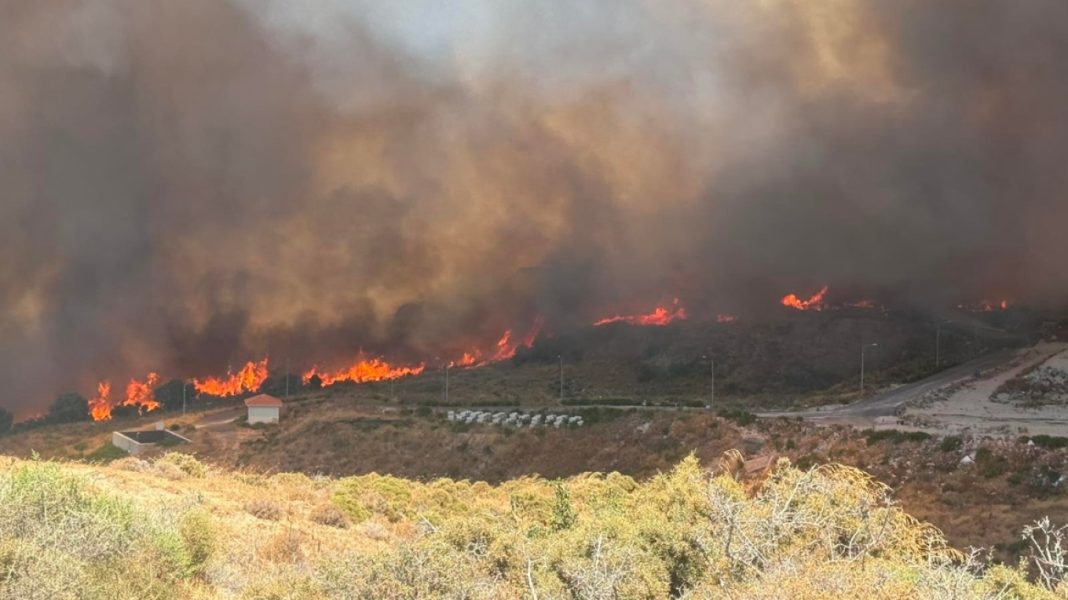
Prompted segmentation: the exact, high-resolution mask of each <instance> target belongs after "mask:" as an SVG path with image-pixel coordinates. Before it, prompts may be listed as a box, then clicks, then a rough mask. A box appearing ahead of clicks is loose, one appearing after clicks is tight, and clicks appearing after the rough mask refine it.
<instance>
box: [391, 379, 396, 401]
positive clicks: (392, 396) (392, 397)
mask: <svg viewBox="0 0 1068 600" xmlns="http://www.w3.org/2000/svg"><path fill="white" fill-rule="evenodd" d="M394 398H396V396H394V395H393V380H392V379H390V380H389V401H390V402H392V401H393V399H394Z"/></svg>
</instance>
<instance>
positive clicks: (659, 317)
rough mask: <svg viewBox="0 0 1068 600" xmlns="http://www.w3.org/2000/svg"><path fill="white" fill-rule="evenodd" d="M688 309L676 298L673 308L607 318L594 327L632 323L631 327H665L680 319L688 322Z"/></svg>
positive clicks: (662, 307)
mask: <svg viewBox="0 0 1068 600" xmlns="http://www.w3.org/2000/svg"><path fill="white" fill-rule="evenodd" d="M686 316H687V315H686V309H685V308H683V307H682V306H680V305H679V299H678V298H675V300H674V302H672V306H671V307H667V306H658V307H656V309H655V310H654V311H653V312H651V313H649V314H646V315H617V316H613V317H605V318H603V319H599V320H597V321H594V323H593V326H594V327H600V326H601V325H608V324H609V323H630V324H631V325H655V326H658V327H663V326H664V325H667V324H668V323H671V322H672V321H674V320H676V319H678V320H680V321H683V320H686Z"/></svg>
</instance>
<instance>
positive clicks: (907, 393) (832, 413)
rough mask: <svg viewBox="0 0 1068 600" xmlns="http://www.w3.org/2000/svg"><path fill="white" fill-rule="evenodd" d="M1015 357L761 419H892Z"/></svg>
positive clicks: (1004, 353)
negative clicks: (847, 400)
mask: <svg viewBox="0 0 1068 600" xmlns="http://www.w3.org/2000/svg"><path fill="white" fill-rule="evenodd" d="M1016 356H1017V351H1016V350H1015V349H1012V348H1005V349H1002V350H996V351H994V352H991V353H990V354H987V355H985V356H981V357H979V358H977V359H975V360H972V361H969V362H966V363H963V364H960V365H957V366H955V367H951V368H949V369H946V370H944V371H941V372H939V373H935V374H934V375H932V376H930V377H928V378H926V379H921V380H920V381H916V382H913V383H908V384H905V385H902V386H899V387H896V388H894V389H892V390H887V391H885V392H882V393H880V394H876V395H874V396H871V397H870V398H864V399H863V400H858V401H856V402H854V403H852V404H847V405H845V406H839V407H835V408H825V409H822V410H821V409H813V410H806V411H796V412H769V413H760V414H759V415H758V416H761V417H802V418H804V419H807V420H812V421H823V420H838V419H848V418H851V417H852V418H856V417H860V418H865V419H874V418H875V417H883V416H891V415H895V414H897V412H898V411H899V410H900V409H901V408H902V407H903V406H904V405H905V404H906V403H907V402H909V401H910V400H915V399H917V398H920V397H921V396H923V395H924V394H926V393H928V392H930V391H933V390H937V389H939V388H943V387H946V386H948V385H951V384H954V383H956V382H958V381H961V380H964V379H967V378H969V377H971V376H972V375H974V374H975V373H976V372H977V371H978V372H982V371H986V370H988V369H995V368H997V367H1000V366H1002V365H1004V364H1006V363H1008V362H1010V361H1011V360H1012V359H1013V358H1015V357H1016Z"/></svg>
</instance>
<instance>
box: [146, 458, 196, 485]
mask: <svg viewBox="0 0 1068 600" xmlns="http://www.w3.org/2000/svg"><path fill="white" fill-rule="evenodd" d="M152 469H153V470H154V471H155V472H156V474H157V475H159V476H160V477H162V478H164V479H170V480H171V481H181V480H183V479H185V478H187V477H189V475H188V474H187V473H186V472H185V471H183V470H182V469H181V468H180V467H179V466H178V465H175V464H173V463H169V462H161V463H156V464H154V465H152Z"/></svg>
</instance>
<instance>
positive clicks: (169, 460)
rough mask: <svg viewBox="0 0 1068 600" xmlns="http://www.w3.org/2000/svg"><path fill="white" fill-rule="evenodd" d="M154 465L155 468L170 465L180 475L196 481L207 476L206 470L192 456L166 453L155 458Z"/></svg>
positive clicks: (202, 464)
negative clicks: (175, 468)
mask: <svg viewBox="0 0 1068 600" xmlns="http://www.w3.org/2000/svg"><path fill="white" fill-rule="evenodd" d="M155 464H156V466H165V465H170V466H173V467H177V468H178V470H179V471H181V472H182V473H185V474H186V475H188V476H190V477H196V478H198V479H199V478H202V477H205V476H206V475H207V474H208V469H207V467H205V466H204V463H202V462H200V461H199V460H197V459H196V458H195V457H193V456H192V455H189V454H182V453H181V452H168V453H166V454H164V455H163V456H161V457H159V458H157V459H156V463H155Z"/></svg>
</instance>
